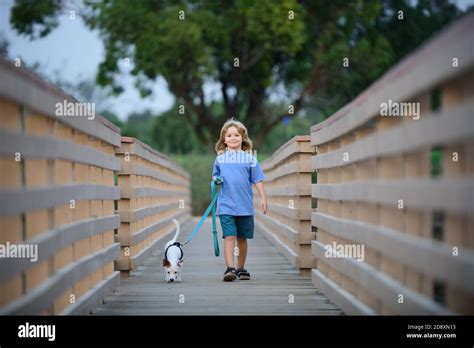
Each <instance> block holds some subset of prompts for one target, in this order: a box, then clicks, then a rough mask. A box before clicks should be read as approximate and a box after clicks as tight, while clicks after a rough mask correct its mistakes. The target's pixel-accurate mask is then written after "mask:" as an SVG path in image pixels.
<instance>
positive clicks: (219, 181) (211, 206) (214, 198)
mask: <svg viewBox="0 0 474 348" xmlns="http://www.w3.org/2000/svg"><path fill="white" fill-rule="evenodd" d="M222 182H223V180H222V178H221V177H220V176H216V179H215V180H214V179H213V180H212V181H211V203H210V204H209V206H208V207H207V209H206V211H205V212H204V215H203V216H202V217H201V220H199V223H198V224H197V225H196V227H194V230H193V232H192V233H191V235H190V236H189V237H188V240H187V241H186V242H184V243H183V244H181V245H183V246H184V245H186V244H188V243H189V242H190V241H191V239H193V237H194V236H195V235H196V233H197V232H198V231H199V229H200V228H201V226H202V224H203V223H204V220H206V218H207V216H208V215H209V213H210V212H211V210H212V234H213V236H214V254H215V255H216V256H219V240H218V238H217V228H216V202H217V193H216V192H215V187H216V185H222Z"/></svg>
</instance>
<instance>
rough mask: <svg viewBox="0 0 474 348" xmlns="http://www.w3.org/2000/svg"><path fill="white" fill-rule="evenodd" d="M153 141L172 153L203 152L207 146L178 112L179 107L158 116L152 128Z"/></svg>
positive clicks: (158, 148) (157, 147) (159, 148)
mask: <svg viewBox="0 0 474 348" xmlns="http://www.w3.org/2000/svg"><path fill="white" fill-rule="evenodd" d="M152 137H153V140H152V143H153V145H154V146H155V147H156V149H157V150H159V151H162V152H164V153H170V154H185V153H194V154H199V153H200V154H203V153H205V152H206V148H205V147H204V146H203V145H202V144H201V143H200V142H199V140H198V139H197V138H196V135H195V133H194V131H193V129H192V127H191V126H190V125H189V124H188V123H186V122H185V121H184V116H183V115H181V114H179V113H178V107H177V106H175V107H173V108H172V109H171V110H169V111H167V112H165V113H163V114H161V115H160V116H158V117H156V118H155V120H154V122H153V128H152Z"/></svg>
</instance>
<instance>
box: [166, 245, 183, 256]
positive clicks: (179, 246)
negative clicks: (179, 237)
mask: <svg viewBox="0 0 474 348" xmlns="http://www.w3.org/2000/svg"><path fill="white" fill-rule="evenodd" d="M172 246H177V247H178V248H179V251H180V252H181V256H180V257H179V261H181V260H182V259H183V255H184V254H183V249H181V243H180V242H174V243H173V244H170V245H168V247H167V248H166V250H165V259H166V260H168V249H169V248H170V247H172Z"/></svg>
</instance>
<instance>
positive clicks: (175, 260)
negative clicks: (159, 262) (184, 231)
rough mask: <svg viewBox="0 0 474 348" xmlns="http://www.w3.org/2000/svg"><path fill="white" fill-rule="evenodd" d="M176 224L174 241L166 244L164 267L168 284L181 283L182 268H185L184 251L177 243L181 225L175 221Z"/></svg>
mask: <svg viewBox="0 0 474 348" xmlns="http://www.w3.org/2000/svg"><path fill="white" fill-rule="evenodd" d="M173 222H174V223H175V224H176V233H175V235H174V237H173V239H172V240H170V241H169V242H168V243H166V246H165V252H164V258H163V267H164V268H165V280H166V282H168V283H171V282H175V281H176V282H180V281H181V266H183V262H184V260H183V250H182V249H181V246H180V244H179V243H178V242H177V241H176V240H177V239H178V235H179V223H178V221H176V219H173Z"/></svg>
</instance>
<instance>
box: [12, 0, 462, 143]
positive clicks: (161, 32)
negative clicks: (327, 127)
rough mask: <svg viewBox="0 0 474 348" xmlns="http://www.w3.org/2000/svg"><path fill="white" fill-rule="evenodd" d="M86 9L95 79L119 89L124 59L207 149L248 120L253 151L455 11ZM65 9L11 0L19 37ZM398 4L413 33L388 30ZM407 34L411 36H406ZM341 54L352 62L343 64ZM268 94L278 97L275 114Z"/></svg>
mask: <svg viewBox="0 0 474 348" xmlns="http://www.w3.org/2000/svg"><path fill="white" fill-rule="evenodd" d="M412 3H414V4H412ZM84 5H85V8H84V10H83V11H82V16H83V18H84V20H85V22H86V24H87V25H88V26H89V27H90V28H91V29H96V30H99V32H100V35H101V37H102V39H103V41H104V45H105V49H106V52H105V57H104V60H103V62H102V63H101V64H100V67H99V73H98V76H97V81H98V83H99V84H101V85H103V86H111V87H112V88H113V91H114V92H115V93H120V92H121V91H122V88H121V86H120V85H118V84H117V83H116V79H115V77H116V75H117V74H120V73H121V70H120V68H121V62H123V61H124V59H125V58H129V59H130V62H131V65H132V68H133V69H132V71H131V72H132V74H133V75H134V76H135V78H136V84H137V87H138V88H139V90H140V92H141V94H142V95H143V96H146V95H148V94H149V93H150V89H149V87H148V86H149V83H150V81H154V80H155V79H156V78H157V77H158V76H163V77H164V78H165V80H166V81H167V83H168V87H169V89H170V90H171V92H172V93H173V94H174V95H175V97H176V99H177V103H178V104H183V105H185V107H186V113H185V114H184V115H182V116H183V117H184V118H185V119H186V121H187V122H188V124H189V125H190V126H191V127H192V128H193V130H194V132H195V134H196V137H197V138H198V139H199V141H200V142H201V143H202V144H205V145H207V146H208V148H212V145H213V143H214V140H215V139H214V138H215V136H216V134H218V133H219V130H220V127H221V126H222V123H223V121H224V120H225V119H227V118H228V117H231V116H234V117H237V118H238V119H239V120H241V121H243V122H244V123H245V124H246V125H247V127H248V128H249V132H250V134H251V135H252V136H254V140H255V144H256V147H257V148H258V147H259V146H260V145H261V144H262V143H263V141H264V140H265V138H266V137H267V135H268V134H269V132H270V131H271V130H272V129H273V128H274V127H276V126H277V125H279V124H280V123H281V122H282V121H283V120H285V119H286V118H287V117H294V116H295V115H296V114H297V113H298V112H299V111H300V110H301V109H303V108H304V107H305V106H306V105H307V103H308V101H311V99H313V98H314V97H315V96H319V97H324V98H329V99H330V100H331V104H330V105H329V106H328V107H329V108H334V107H335V105H337V106H339V105H341V104H342V103H344V102H346V101H348V100H350V99H351V98H353V97H354V96H355V95H357V94H358V93H359V92H360V91H361V90H363V89H364V88H365V87H367V85H368V84H370V83H371V82H372V81H374V80H375V79H376V78H377V77H379V76H380V75H381V74H382V73H383V72H384V71H385V70H386V69H387V68H388V67H390V66H391V65H392V64H393V63H394V62H395V61H396V59H397V58H398V57H400V56H402V55H403V54H404V53H405V52H409V51H411V50H412V49H413V48H415V47H416V45H418V44H419V43H420V42H421V40H423V39H425V38H426V37H428V36H430V35H431V34H432V33H433V32H434V31H436V30H438V29H439V27H438V25H441V24H445V23H447V22H449V21H450V20H452V19H453V18H454V17H456V15H457V13H456V12H455V11H454V12H453V11H450V12H449V13H448V14H447V15H446V14H445V13H444V12H443V11H444V10H445V9H447V8H448V9H449V8H451V7H450V6H451V5H449V1H448V0H431V1H428V0H420V1H418V2H412V1H409V0H385V1H381V2H379V1H372V0H353V1H347V0H320V1H315V0H300V1H297V0H281V1H273V0H259V1H252V0H235V1H226V2H225V3H224V2H220V1H215V0H200V1H198V0H187V1H185V0H141V1H127V0H103V1H100V2H85V3H84ZM61 6H63V3H62V2H61V1H60V0H43V1H39V2H30V1H26V0H16V3H15V5H14V7H13V9H12V16H11V22H12V24H13V26H14V27H15V28H16V29H17V31H18V32H20V33H24V34H27V35H29V36H31V37H37V36H44V35H47V33H49V32H50V31H51V30H52V29H53V28H54V27H55V26H57V20H55V19H56V18H57V16H58V13H59V11H60V9H61ZM400 6H405V7H406V9H407V13H412V12H410V11H412V10H413V11H415V12H414V13H416V14H417V15H419V14H420V13H421V14H422V15H423V16H424V17H423V18H418V19H420V21H421V22H420V23H418V24H416V23H417V20H418V19H410V23H415V24H416V25H417V26H416V28H418V29H420V30H419V31H411V30H410V29H409V28H408V29H407V28H405V27H404V26H402V25H396V26H394V27H390V23H391V20H393V17H390V16H391V14H393V13H394V12H396V11H397V9H398V8H399V7H400ZM405 7H404V8H405ZM390 18H392V19H390ZM392 24H393V23H392ZM407 30H408V31H409V33H410V36H409V37H408V38H407V39H406V41H402V38H404V36H403V33H404V32H405V31H407ZM393 31H394V32H395V33H393ZM412 36H414V38H412ZM392 41H393V42H392ZM344 58H349V62H350V68H347V67H344V66H343V60H344ZM237 59H238V61H237ZM237 63H238V64H237ZM237 65H238V66H237ZM205 84H211V85H212V84H213V85H215V86H219V88H220V92H221V96H220V97H221V99H220V100H221V101H222V104H223V108H216V107H214V105H213V103H212V102H211V101H209V100H206V96H205V93H204V85H205ZM278 88H279V89H280V91H279V92H278ZM270 96H274V97H275V96H276V97H277V98H278V99H279V100H280V102H281V103H280V104H281V105H282V108H281V109H280V110H277V112H275V111H274V109H273V108H271V104H270V103H269V99H270V98H269V97H270ZM290 105H291V106H292V107H293V110H290V107H289V106H290ZM290 111H293V113H291V112H290Z"/></svg>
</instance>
